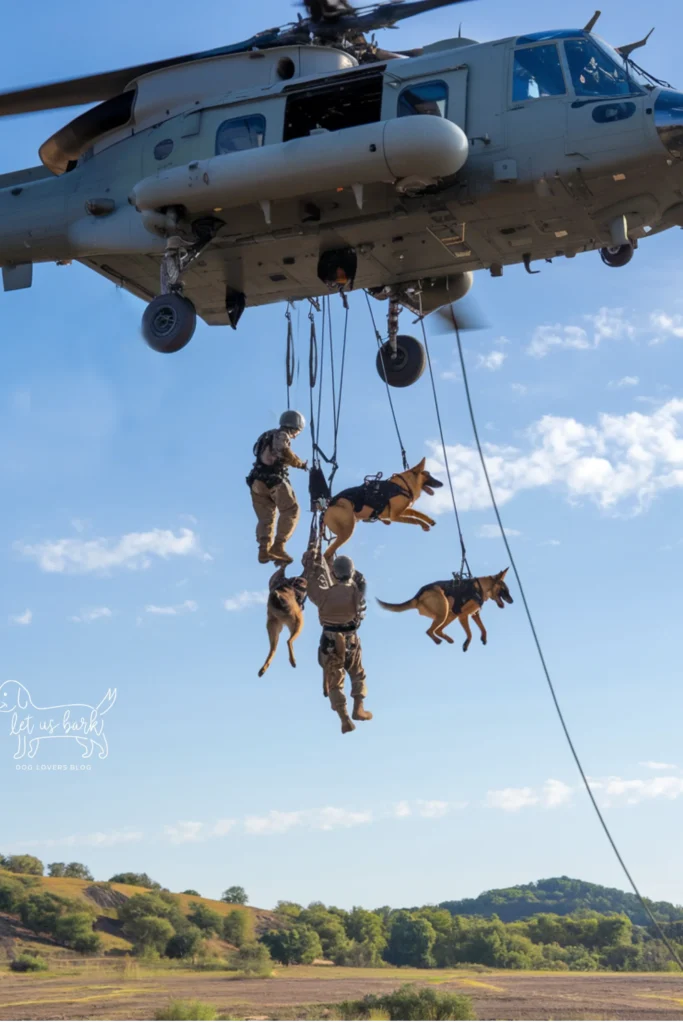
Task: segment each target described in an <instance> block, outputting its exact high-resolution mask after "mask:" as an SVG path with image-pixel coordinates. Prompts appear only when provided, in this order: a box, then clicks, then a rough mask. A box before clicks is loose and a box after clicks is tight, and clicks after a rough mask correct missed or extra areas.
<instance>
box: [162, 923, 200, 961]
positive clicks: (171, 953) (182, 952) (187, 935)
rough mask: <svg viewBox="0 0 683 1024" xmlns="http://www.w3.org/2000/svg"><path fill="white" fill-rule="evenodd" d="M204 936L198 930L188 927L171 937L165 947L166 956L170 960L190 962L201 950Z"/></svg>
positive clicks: (191, 926) (192, 926)
mask: <svg viewBox="0 0 683 1024" xmlns="http://www.w3.org/2000/svg"><path fill="white" fill-rule="evenodd" d="M203 941H204V935H203V934H202V932H200V930H199V928H195V927H194V925H188V927H187V928H183V930H182V931H181V932H178V933H177V934H176V935H173V936H172V937H171V938H170V939H169V941H168V943H167V945H166V956H167V957H170V958H171V959H172V960H190V959H191V958H192V957H193V956H196V955H197V953H198V952H199V950H200V949H201V946H202V942H203Z"/></svg>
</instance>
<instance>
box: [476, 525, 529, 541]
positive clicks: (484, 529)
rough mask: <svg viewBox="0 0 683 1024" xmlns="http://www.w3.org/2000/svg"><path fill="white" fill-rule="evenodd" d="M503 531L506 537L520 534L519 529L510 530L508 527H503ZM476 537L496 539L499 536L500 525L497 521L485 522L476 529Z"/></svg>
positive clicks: (519, 535)
mask: <svg viewBox="0 0 683 1024" xmlns="http://www.w3.org/2000/svg"><path fill="white" fill-rule="evenodd" d="M505 533H506V535H507V536H508V537H521V536H522V533H521V530H511V529H510V528H509V527H506V528H505ZM477 537H481V539H482V540H498V539H499V538H500V527H499V526H498V524H497V523H485V524H484V525H483V526H480V527H479V529H478V530H477Z"/></svg>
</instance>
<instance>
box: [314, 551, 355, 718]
mask: <svg viewBox="0 0 683 1024" xmlns="http://www.w3.org/2000/svg"><path fill="white" fill-rule="evenodd" d="M303 561H304V574H305V577H306V580H307V581H308V596H309V598H310V600H311V601H312V602H313V604H314V605H315V606H316V607H317V609H318V614H319V617H320V625H321V626H322V627H323V632H322V636H321V638H320V649H319V652H318V662H319V664H320V666H321V668H322V670H323V692H324V694H325V696H326V697H329V698H330V704H331V706H332V710H333V711H336V712H337V714H338V715H339V718H340V719H341V724H342V732H343V733H347V732H353V730H354V729H355V728H356V727H355V725H354V724H353V722H352V721H351V719H350V718H349V713H348V710H347V706H346V695H345V693H344V681H345V679H346V673H347V672H348V674H349V677H350V679H351V696H352V697H353V718H354V720H355V721H356V722H369V721H370V720H371V719H372V714H371V713H370V712H369V711H366V710H365V708H364V707H363V701H364V699H365V697H366V696H367V688H366V685H365V669H364V668H363V652H362V650H361V645H360V640H359V639H358V628H359V626H360V624H361V621H362V619H363V616H364V615H365V608H366V605H365V580H364V578H363V576H361V574H360V573H359V572H356V571H355V570H354V566H353V562H352V561H351V559H350V558H347V557H346V556H345V555H341V556H340V557H339V558H336V559H335V561H334V562H333V564H332V570H331V571H330V567H329V566H328V563H327V562H326V561H325V559H324V558H323V557H322V555H321V553H320V551H319V549H318V548H317V547H316V548H315V550H310V549H309V550H308V551H307V552H306V554H305V555H304V560H303Z"/></svg>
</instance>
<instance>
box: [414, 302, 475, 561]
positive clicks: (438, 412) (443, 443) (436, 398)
mask: <svg viewBox="0 0 683 1024" xmlns="http://www.w3.org/2000/svg"><path fill="white" fill-rule="evenodd" d="M420 306H422V298H420ZM420 325H421V327H422V336H423V338H424V346H425V352H426V353H427V365H428V366H429V376H430V378H431V381H432V394H433V395H434V408H435V410H436V420H437V423H438V424H439V434H440V436H441V450H442V452H443V461H444V466H445V467H446V476H447V477H448V486H449V488H450V492H451V501H452V502H453V511H454V513H455V523H456V526H457V528H458V537H459V538H460V553H461V563H460V578H461V579H462V578H464V576H465V574H467V576H469V577H471V576H472V572H471V570H470V566H469V562H468V561H467V545H466V544H465V537H464V535H463V532H462V525H461V523H460V513H459V512H458V503H457V501H456V500H455V488H454V487H453V477H452V476H451V467H450V466H449V464H448V449H447V448H446V439H445V437H444V432H443V423H442V420H441V408H440V406H439V396H438V394H437V391H436V381H435V379H434V368H433V366H432V357H431V354H430V352H429V341H428V340H427V330H426V328H425V322H424V316H421V317H420Z"/></svg>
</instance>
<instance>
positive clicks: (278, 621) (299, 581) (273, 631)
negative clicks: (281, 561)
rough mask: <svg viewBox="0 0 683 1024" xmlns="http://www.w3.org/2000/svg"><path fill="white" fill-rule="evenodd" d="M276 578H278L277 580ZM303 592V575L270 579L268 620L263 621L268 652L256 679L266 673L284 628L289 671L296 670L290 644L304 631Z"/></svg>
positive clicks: (304, 585)
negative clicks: (286, 629)
mask: <svg viewBox="0 0 683 1024" xmlns="http://www.w3.org/2000/svg"><path fill="white" fill-rule="evenodd" d="M278 577H281V578H280V579H279V580H278ZM306 591H307V583H306V580H305V579H304V578H303V576H295V577H293V578H291V579H286V578H285V575H284V570H280V572H278V573H276V574H275V576H274V577H273V579H272V580H271V591H270V595H269V597H268V612H267V615H268V617H267V619H266V629H267V630H268V639H269V640H270V651H269V652H268V657H267V658H266V661H265V664H264V666H263V668H262V669H261V670H260V672H259V679H260V678H261V677H262V676H264V675H265V674H266V672H267V671H268V669H269V668H270V666H271V664H272V662H273V658H274V657H275V652H276V651H277V645H278V641H279V639H280V633H281V632H282V630H283V628H284V627H285V626H287V627H288V629H289V640H288V641H287V647H288V648H289V663H290V665H291V666H292V668H296V658H295V657H294V641H295V640H296V639H297V637H298V636H300V635H301V631H302V630H303V628H304V601H305V600H306Z"/></svg>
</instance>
